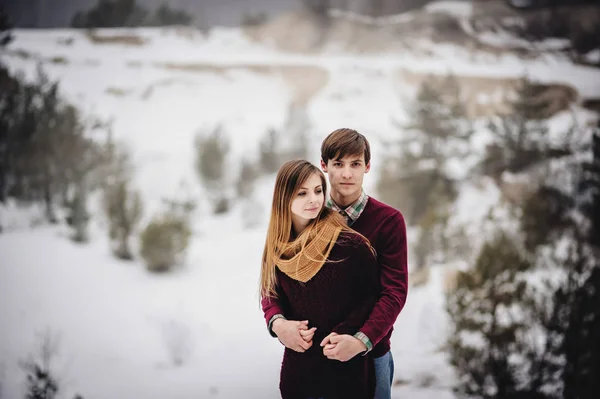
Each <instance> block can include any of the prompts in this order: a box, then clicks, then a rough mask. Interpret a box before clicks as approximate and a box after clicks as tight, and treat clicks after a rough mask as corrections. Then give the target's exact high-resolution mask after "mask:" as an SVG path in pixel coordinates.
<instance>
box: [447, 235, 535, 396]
mask: <svg viewBox="0 0 600 399" xmlns="http://www.w3.org/2000/svg"><path fill="white" fill-rule="evenodd" d="M532 266H533V264H532V262H531V261H530V260H529V259H528V257H527V256H526V254H524V253H523V251H522V249H521V248H519V247H518V246H517V245H516V243H515V242H514V241H513V239H512V238H510V237H509V235H508V234H507V233H506V232H502V231H500V232H498V234H497V235H496V236H495V237H494V238H493V239H492V240H490V241H489V242H487V243H485V244H484V245H483V247H482V248H481V252H480V254H479V256H478V258H477V261H476V263H475V265H474V267H473V269H471V270H469V271H466V272H461V273H459V276H458V279H457V288H456V290H455V291H454V292H453V293H451V294H450V295H449V297H448V305H447V306H448V312H449V315H450V318H451V321H452V326H453V328H454V331H453V333H451V334H450V342H449V343H450V358H451V363H452V364H453V365H454V366H455V368H456V371H457V372H458V375H459V382H458V385H457V386H456V392H457V393H458V394H459V395H460V396H461V397H470V396H475V397H481V398H498V399H500V398H518V397H522V398H525V397H532V398H533V397H535V392H536V387H534V386H532V383H531V381H530V379H529V378H528V376H527V372H528V370H530V369H532V368H536V367H538V363H539V362H540V359H541V357H542V354H541V349H542V348H540V347H538V346H537V345H536V344H535V342H536V339H535V338H536V337H535V332H536V330H535V327H536V325H539V320H538V316H537V314H538V308H537V307H536V306H534V303H533V302H532V301H531V300H530V293H529V291H528V284H527V279H526V277H525V273H526V272H527V271H529V270H530V269H531V268H532ZM527 395H530V396H527Z"/></svg>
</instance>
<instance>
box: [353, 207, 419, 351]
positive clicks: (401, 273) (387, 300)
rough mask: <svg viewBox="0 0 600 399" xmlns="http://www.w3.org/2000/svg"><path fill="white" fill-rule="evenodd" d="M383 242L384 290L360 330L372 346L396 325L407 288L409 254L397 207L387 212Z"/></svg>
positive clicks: (404, 226) (381, 272)
mask: <svg viewBox="0 0 600 399" xmlns="http://www.w3.org/2000/svg"><path fill="white" fill-rule="evenodd" d="M379 237H381V238H380V240H382V241H381V243H379V244H378V245H377V248H378V250H379V253H378V254H377V258H378V262H379V273H380V282H381V294H380V297H379V300H378V301H377V303H376V304H375V306H374V307H373V311H372V312H371V315H370V316H369V318H368V320H367V321H366V323H365V324H364V325H363V326H362V328H361V329H360V331H361V332H362V333H364V334H365V335H366V336H367V337H369V339H370V340H371V342H372V343H373V346H375V345H377V344H378V343H379V341H381V340H382V339H383V338H384V337H385V336H386V335H387V333H388V332H389V331H390V329H391V328H392V327H393V326H394V323H395V321H396V318H397V317H398V315H399V314H400V311H401V310H402V308H403V307H404V303H405V302H406V295H407V292H408V267H407V262H408V259H407V258H408V256H407V243H406V225H405V223H404V218H403V217H402V214H401V213H400V212H398V211H396V212H394V213H392V214H391V215H390V216H388V217H387V218H386V219H385V220H384V221H383V223H382V224H381V226H380V234H379Z"/></svg>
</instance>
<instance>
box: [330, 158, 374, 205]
mask: <svg viewBox="0 0 600 399" xmlns="http://www.w3.org/2000/svg"><path fill="white" fill-rule="evenodd" d="M370 168H371V163H368V164H365V156H364V154H361V155H348V156H346V157H344V158H341V159H330V160H329V161H327V164H325V162H323V161H322V160H321V169H323V172H325V173H327V175H328V176H329V183H330V185H331V196H332V197H334V199H335V197H339V198H340V199H342V198H351V199H355V198H354V197H356V198H358V197H359V196H360V193H361V190H362V184H363V178H364V176H365V173H368V172H369V169H370Z"/></svg>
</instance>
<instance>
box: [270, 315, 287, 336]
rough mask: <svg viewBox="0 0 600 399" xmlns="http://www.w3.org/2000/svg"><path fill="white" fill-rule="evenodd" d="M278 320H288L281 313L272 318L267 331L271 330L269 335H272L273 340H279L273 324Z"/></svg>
mask: <svg viewBox="0 0 600 399" xmlns="http://www.w3.org/2000/svg"><path fill="white" fill-rule="evenodd" d="M277 319H283V320H287V319H286V318H285V317H284V316H283V315H282V314H281V313H277V314H276V315H273V317H271V319H270V320H269V325H268V326H267V329H268V330H269V334H271V336H272V337H273V338H277V334H275V333H274V332H273V322H274V321H275V320H277Z"/></svg>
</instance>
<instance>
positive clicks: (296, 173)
mask: <svg viewBox="0 0 600 399" xmlns="http://www.w3.org/2000/svg"><path fill="white" fill-rule="evenodd" d="M326 188H327V185H326V181H325V176H324V175H323V173H322V172H321V171H320V170H319V169H318V168H317V167H316V166H314V165H312V164H311V163H309V162H307V161H290V162H287V163H285V164H284V165H283V166H282V167H281V168H280V170H279V172H278V174H277V178H276V182H275V190H274V194H273V205H272V210H271V219H270V222H269V228H268V232H267V239H266V243H265V248H264V252H263V259H262V269H261V283H260V291H261V296H262V300H263V302H264V301H265V300H269V299H270V298H273V299H275V298H276V299H277V301H278V303H279V304H280V306H281V307H282V310H283V316H284V317H285V318H286V319H290V320H307V321H308V326H307V327H308V330H305V331H304V332H305V333H307V332H309V333H310V335H311V336H305V337H303V338H304V339H305V340H308V341H310V342H316V343H319V342H321V341H322V340H323V339H324V338H325V337H326V336H328V335H329V334H331V333H337V334H355V333H356V332H357V331H358V329H359V327H360V326H362V324H363V323H364V322H365V321H366V318H367V317H368V315H369V313H370V312H371V309H372V307H373V305H374V303H375V302H376V300H377V295H378V293H379V277H378V274H377V267H376V259H375V255H374V252H373V250H372V248H371V246H370V244H369V242H368V241H367V239H365V238H364V237H363V236H362V235H360V234H359V233H357V232H355V231H354V230H352V229H351V228H349V227H347V225H346V223H345V220H344V219H343V217H342V216H341V215H340V214H338V213H336V212H333V211H331V210H329V209H328V208H326V207H325V206H324V203H325V198H326V195H325V193H326ZM312 334H314V335H312ZM311 338H312V340H311ZM324 353H325V350H324V348H321V347H320V346H319V345H311V346H310V347H308V349H306V350H305V349H304V348H301V347H299V348H297V349H295V350H293V349H289V348H286V349H285V352H284V355H283V363H282V366H281V375H280V384H279V388H280V391H281V395H282V397H283V398H284V399H296V398H297V399H308V398H324V399H338V398H344V399H352V398H356V399H368V398H372V397H373V394H374V369H373V362H372V359H371V358H370V357H369V356H360V355H359V356H355V357H354V358H352V359H350V360H349V361H347V362H340V361H338V360H332V359H329V358H328V357H327V356H326V355H325V354H324Z"/></svg>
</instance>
